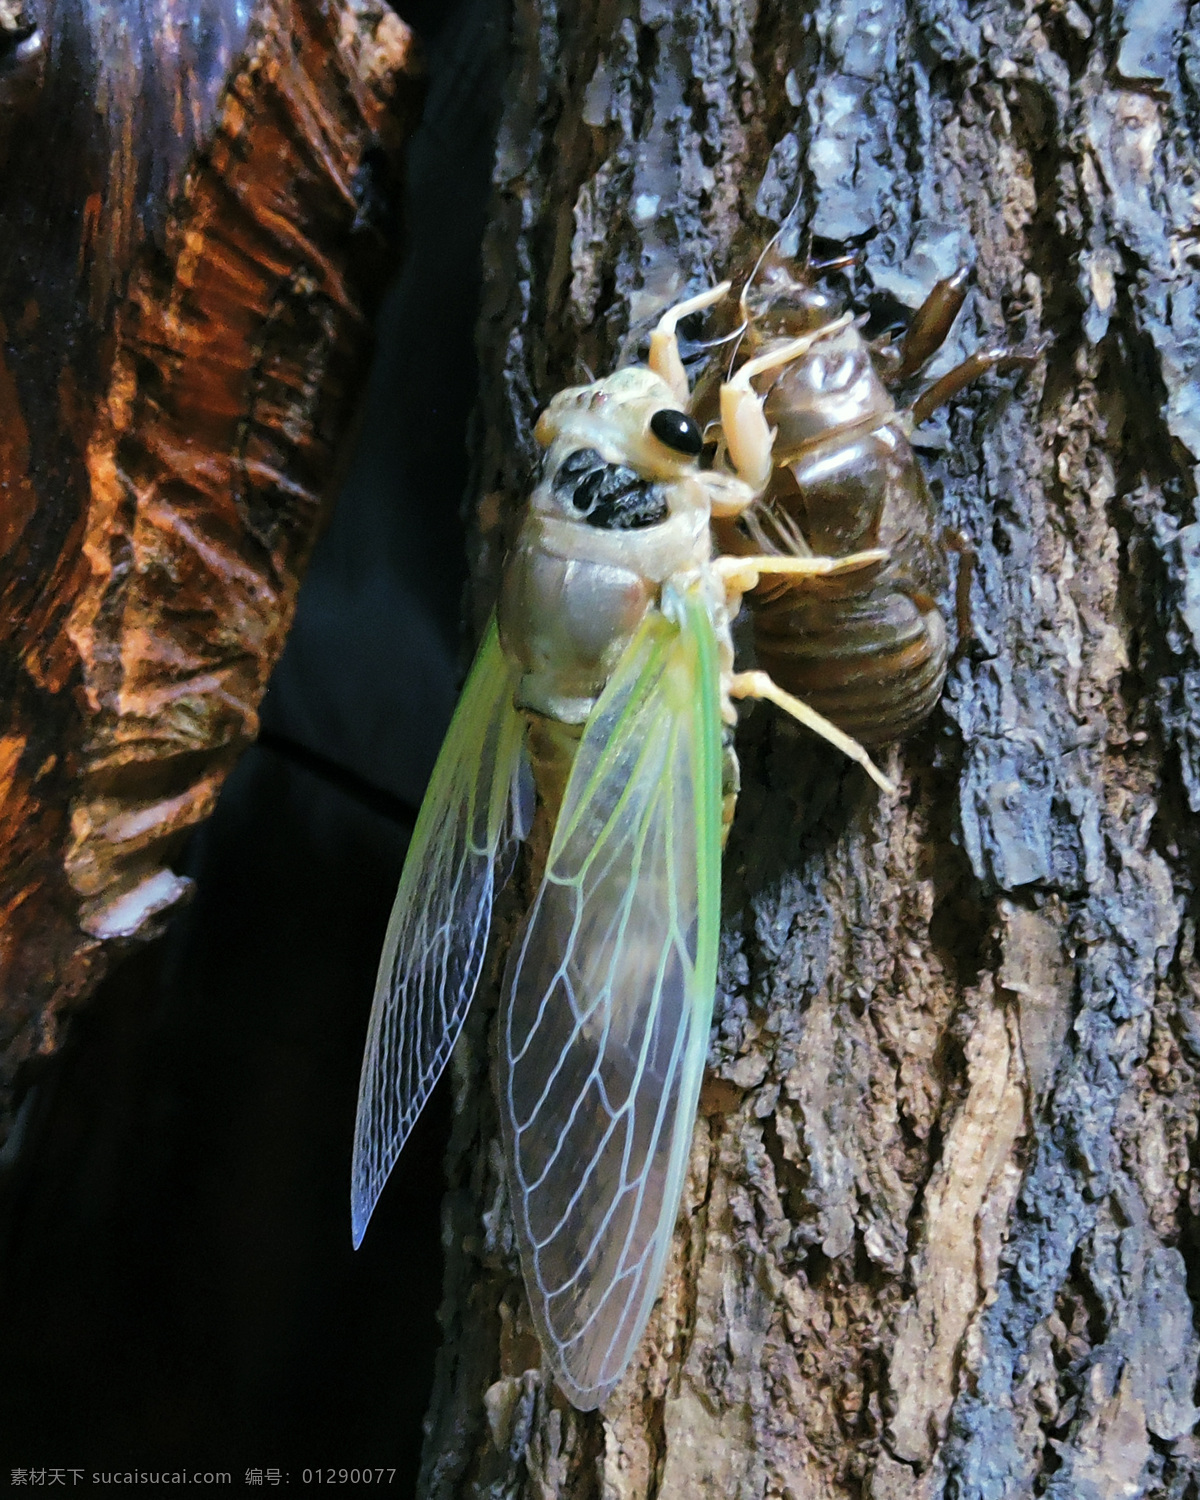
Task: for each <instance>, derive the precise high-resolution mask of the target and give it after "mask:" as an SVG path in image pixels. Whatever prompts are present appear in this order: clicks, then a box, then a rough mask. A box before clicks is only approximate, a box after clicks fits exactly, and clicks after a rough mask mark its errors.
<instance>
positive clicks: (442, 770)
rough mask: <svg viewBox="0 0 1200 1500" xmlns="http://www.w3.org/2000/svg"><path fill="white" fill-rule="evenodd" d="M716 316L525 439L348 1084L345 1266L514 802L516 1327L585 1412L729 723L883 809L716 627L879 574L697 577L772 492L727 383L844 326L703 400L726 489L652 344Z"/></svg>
mask: <svg viewBox="0 0 1200 1500" xmlns="http://www.w3.org/2000/svg"><path fill="white" fill-rule="evenodd" d="M727 291H728V283H726V284H724V285H722V286H719V287H717V288H715V289H713V290H710V291H707V292H705V293H702V294H701V295H699V296H697V297H695V298H692V299H690V300H688V301H686V302H683V303H681V304H680V305H679V306H677V307H674V308H673V309H671V310H670V311H668V312H667V313H666V314H665V315H664V316H663V318H662V319H661V321H660V322H659V324H658V326H657V327H656V329H655V330H654V332H653V334H652V336H651V340H650V352H649V359H648V363H647V364H645V365H641V364H638V365H631V366H628V367H626V368H623V369H619V370H617V371H616V373H614V374H612V375H609V376H607V377H606V378H604V379H601V380H597V381H594V382H593V383H592V384H590V385H584V386H576V387H572V388H571V389H569V390H564V391H562V392H560V393H559V394H558V395H557V396H555V397H554V399H553V400H552V401H551V402H550V404H549V406H548V407H547V408H546V410H545V411H544V412H543V413H542V415H541V417H540V419H539V421H538V423H537V427H536V430H535V436H536V439H537V441H538V443H539V444H540V445H541V449H542V450H543V462H542V470H541V475H540V478H539V479H538V481H537V483H536V485H535V486H534V488H533V492H532V494H531V495H530V497H529V502H528V507H527V511H526V514H525V518H524V522H523V525H522V527H521V530H520V534H519V536H518V538H517V541H516V544H515V546H514V548H513V549H512V551H511V553H510V555H509V556H508V558H507V561H506V563H505V567H504V572H503V577H502V583H501V589H500V597H499V605H498V609H497V613H496V617H495V619H494V620H493V622H492V623H491V625H490V627H489V628H488V631H487V633H486V635H485V637H484V641H483V644H482V646H481V647H480V649H479V653H478V655H477V657H476V659H475V663H474V666H473V667H472V669H471V672H470V675H469V677H468V679H467V683H466V686H465V688H464V690H463V694H462V698H461V700H460V702H459V705H458V708H457V711H456V712H455V715H454V718H453V721H452V723H451V726H450V730H449V733H448V735H447V737H446V742H445V744H444V746H443V747H442V751H441V754H440V756H439V759H438V762H437V766H436V768H435V770H434V773H433V778H432V781H431V783H430V786H429V790H428V793H427V795H426V797H425V801H424V803H423V805H422V807H421V811H420V815H419V817H418V819H417V824H416V829H415V831H414V834H413V839H412V844H411V847H410V849H409V853H408V859H407V862H406V864H405V868H404V872H403V875H402V878H401V881H400V888H399V891H398V893H397V895H396V903H395V907H394V909H393V911H392V916H391V922H390V925H389V927H388V932H387V937H386V941H385V944H384V949H383V956H382V960H381V963H380V968H379V978H378V982H377V987H376V992H375V1002H374V1008H373V1010H372V1012H371V1020H370V1027H369V1035H368V1039H367V1046H366V1055H365V1057H364V1059H363V1070H362V1081H361V1085H360V1090H359V1101H358V1120H357V1125H356V1132H355V1145H354V1166H353V1194H352V1211H353V1234H354V1242H355V1244H356V1245H357V1244H358V1243H359V1242H360V1241H361V1239H362V1236H363V1232H364V1231H365V1229H366V1225H367V1220H368V1219H369V1217H370V1215H371V1212H372V1210H373V1208H374V1206H375V1202H376V1200H377V1198H378V1196H379V1193H380V1191H381V1189H382V1187H383V1184H384V1181H385V1179H386V1177H387V1175H388V1172H389V1171H390V1169H391V1167H392V1164H393V1163H394V1161H395V1160H396V1157H397V1155H398V1153H399V1151H400V1149H401V1148H402V1146H403V1145H404V1141H405V1137H406V1136H407V1135H408V1132H409V1131H410V1129H411V1128H412V1125H413V1122H414V1121H415V1119H416V1117H417V1115H418V1113H419V1112H420V1110H421V1107H422V1105H423V1104H424V1102H425V1100H426V1099H427V1097H428V1096H429V1092H430V1090H431V1089H432V1088H433V1086H434V1083H435V1082H436V1080H437V1078H438V1075H439V1074H440V1073H441V1071H442V1069H443V1067H444V1066H445V1064H446V1061H447V1059H448V1058H449V1056H450V1052H451V1049H452V1047H453V1046H454V1042H455V1039H456V1037H457V1036H458V1033H459V1030H460V1028H461V1026H462V1023H463V1019H464V1016H465V1013H466V1010H467V1007H468V1005H469V1004H470V1002H471V998H472V996H473V995H474V993H475V990H476V987H477V985H478V982H479V976H480V971H481V967H482V965H483V961H484V954H485V949H486V947H487V942H488V932H489V926H490V923H491V916H492V909H493V904H494V901H495V897H496V893H497V891H498V890H499V888H500V887H501V886H502V885H503V883H504V881H505V880H506V879H507V877H508V875H509V873H510V871H511V870H512V868H513V864H514V859H515V857H516V853H517V850H518V846H519V844H520V843H521V841H522V840H523V839H524V838H526V836H527V834H528V833H529V830H530V825H531V815H532V809H533V795H534V793H535V791H536V795H537V796H538V797H540V798H541V799H542V801H543V803H544V804H545V806H546V809H547V812H548V815H549V817H550V818H551V819H552V821H553V834H552V836H551V838H550V841H549V852H548V854H547V856H546V859H545V868H544V872H543V873H542V876H541V882H540V886H539V887H538V889H537V893H536V896H535V898H534V900H533V904H532V908H531V910H530V911H529V913H528V916H527V919H526V921H525V924H524V927H523V929H522V931H521V932H520V935H519V937H518V938H517V940H516V942H515V944H514V946H513V947H512V950H511V952H510V954H509V956H508V960H507V966H506V970H505V975H504V980H503V986H502V994H501V1001H500V1012H499V1020H498V1034H499V1042H498V1058H497V1063H496V1079H497V1089H498V1095H499V1113H500V1121H501V1130H502V1136H503V1146H504V1162H505V1172H506V1178H507V1185H508V1193H509V1198H510V1201H511V1206H512V1214H513V1219H514V1222H515V1226H516V1239H517V1244H518V1247H519V1253H520V1262H521V1269H522V1273H523V1276H524V1281H525V1287H526V1290H527V1292H528V1296H529V1305H530V1309H531V1312H532V1316H533V1321H534V1323H535V1325H536V1327H537V1331H538V1333H539V1336H540V1339H541V1343H542V1348H543V1351H544V1354H545V1356H546V1358H547V1360H548V1362H549V1365H550V1367H551V1369H552V1371H553V1374H554V1377H555V1379H556V1380H557V1381H558V1383H559V1385H560V1386H561V1388H562V1389H563V1391H564V1392H565V1393H566V1395H567V1397H568V1398H569V1399H570V1400H571V1402H572V1403H573V1404H574V1405H575V1406H577V1407H579V1408H580V1409H582V1410H588V1409H591V1408H593V1407H595V1406H598V1405H599V1404H600V1403H601V1402H602V1401H603V1400H604V1399H605V1398H606V1396H607V1395H608V1393H609V1392H610V1391H611V1390H612V1388H613V1386H614V1385H615V1384H616V1382H617V1381H618V1380H619V1379H620V1378H621V1375H622V1373H623V1371H624V1370H625V1368H626V1366H627V1365H628V1364H629V1362H630V1360H631V1359H632V1357H633V1355H634V1353H635V1352H636V1350H637V1347H638V1344H639V1341H640V1339H641V1337H642V1333H643V1330H644V1329H645V1326H646V1321H647V1319H648V1317H649V1315H650V1311H651V1308H652V1306H653V1303H654V1301H655V1298H656V1296H657V1294H658V1289H659V1284H660V1281H661V1279H662V1274H663V1268H664V1264H665V1261H666V1258H667V1253H668V1249H669V1246H670V1241H671V1235H672V1230H673V1227H674V1224H675V1219H676V1215H677V1213H678V1208H679V1201H680V1195H681V1193H682V1190H683V1183H684V1176H685V1171H686V1167H687V1160H688V1152H689V1145H690V1141H691V1135H692V1126H693V1123H694V1120H695V1114H696V1107H697V1099H698V1095H699V1091H700V1083H701V1077H702V1074H703V1071H704V1061H705V1054H706V1051H707V1047H708V1033H709V1022H710V1017H711V1013H712V1005H713V991H714V987H715V983H716V965H717V937H718V919H719V907H720V866H721V850H722V845H723V840H724V832H725V829H726V827H727V825H728V819H729V817H730V816H731V814H732V805H731V804H732V787H733V785H734V777H733V774H732V772H731V764H732V751H731V749H730V747H729V739H730V729H731V726H732V725H733V723H734V722H735V711H734V700H735V699H738V698H769V699H771V700H772V701H774V702H775V703H777V704H779V705H780V706H781V707H782V708H783V709H785V710H786V711H787V712H789V713H790V714H792V715H794V716H795V717H796V718H797V719H799V720H800V721H801V722H802V723H804V724H807V725H808V726H809V727H810V728H813V729H816V730H817V731H818V732H819V733H820V734H822V735H824V737H825V738H826V739H828V740H830V741H831V742H832V743H833V744H834V745H836V746H837V747H838V748H839V749H841V750H842V751H844V752H845V753H847V754H849V755H851V756H853V757H854V758H855V759H856V760H858V761H859V762H860V763H861V764H862V765H863V766H864V767H865V768H866V769H867V770H868V771H869V772H870V774H871V775H872V776H874V778H875V779H876V781H878V782H879V783H880V785H882V786H884V787H886V786H887V785H888V783H887V781H886V780H885V778H884V777H883V776H882V775H881V774H880V773H879V771H878V770H876V768H875V767H874V765H873V764H872V763H871V761H870V759H869V758H868V756H867V755H866V752H865V751H864V750H862V748H861V747H860V746H859V745H857V744H856V743H855V742H854V741H852V740H850V739H849V738H848V737H847V736H845V735H844V734H842V733H840V732H839V731H838V730H837V729H836V728H835V727H834V726H833V725H832V724H829V723H828V722H827V721H825V720H823V719H822V718H821V717H820V716H819V715H817V714H814V713H813V712H812V711H811V710H809V709H808V707H807V706H806V705H804V704H802V703H800V702H799V701H798V700H796V699H795V698H793V697H791V696H790V695H788V694H787V693H785V692H782V691H781V690H780V689H778V688H777V687H776V686H775V684H774V683H772V682H771V681H770V679H769V678H767V677H766V675H765V674H763V673H761V672H740V673H739V672H736V671H735V670H734V665H733V648H732V643H731V638H730V619H731V616H732V614H733V613H735V612H736V610H737V607H738V603H739V600H740V598H741V595H742V593H743V591H744V590H746V589H748V588H751V587H753V586H754V585H755V584H756V583H757V582H758V580H759V577H760V576H761V575H762V574H763V573H764V572H769V573H772V574H779V575H787V576H789V577H792V578H797V579H803V578H816V577H824V576H828V575H830V574H842V573H852V572H854V571H856V570H860V569H864V568H872V567H875V566H877V565H878V564H879V563H880V562H881V561H882V560H883V554H882V553H881V552H880V551H879V550H878V549H867V550H864V551H862V552H860V553H858V554H855V555H851V556H845V557H841V558H837V559H833V560H831V559H827V558H813V557H809V558H794V557H757V556H747V557H738V558H731V557H714V555H713V546H712V541H711V535H710V523H711V522H712V520H713V518H714V517H725V518H733V517H736V516H738V515H741V514H742V513H744V512H745V511H746V509H747V508H748V507H749V506H750V505H751V504H753V502H754V501H755V499H756V497H757V496H758V495H759V494H760V492H761V490H762V487H763V486H764V484H765V483H766V482H767V480H768V479H769V478H770V475H771V472H772V464H771V442H772V433H771V431H770V429H769V427H768V425H767V422H766V420H765V419H764V417H763V412H762V404H761V401H760V400H759V398H758V397H757V395H756V394H755V393H754V390H753V388H752V386H751V380H752V379H753V378H754V377H755V376H756V375H758V374H761V373H763V372H764V371H766V370H768V369H774V368H776V367H778V366H782V365H785V364H787V363H788V362H789V361H792V360H795V359H798V358H801V357H803V356H804V354H805V353H806V352H807V351H808V350H809V349H810V348H811V347H812V345H813V343H814V342H815V341H817V340H820V339H823V338H827V337H829V336H830V334H831V333H833V332H836V330H837V328H838V326H839V325H838V324H836V323H832V324H830V325H829V326H828V327H823V328H820V329H817V330H815V331H813V332H812V333H809V334H805V335H803V336H801V337H798V338H795V339H792V340H790V341H787V342H786V343H784V344H782V345H779V346H778V347H776V348H774V349H772V350H771V351H770V352H769V353H768V354H766V355H765V356H764V358H763V359H760V360H752V361H750V362H749V363H747V364H745V365H743V367H742V368H741V369H740V370H739V371H738V373H737V375H736V376H734V377H733V378H732V379H731V380H730V381H728V382H727V383H726V385H725V387H724V388H723V389H722V391H721V396H720V399H721V412H722V418H721V420H722V424H723V428H724V433H725V445H726V449H727V452H728V457H729V463H728V465H727V466H726V467H725V468H724V469H721V470H714V469H711V468H710V469H705V468H704V467H703V466H702V461H701V460H702V450H703V447H704V441H703V435H702V433H701V431H700V428H699V427H698V425H697V423H696V421H695V420H694V418H693V417H692V415H691V414H690V412H689V390H688V380H687V376H686V373H685V370H684V366H683V364H682V361H681V358H680V354H679V348H678V344H677V339H676V332H675V329H676V324H677V323H678V322H679V320H680V319H681V318H683V317H686V316H688V315H689V314H692V313H695V312H698V311H700V310H702V309H704V308H706V307H709V306H710V305H712V304H713V303H714V302H716V301H718V300H720V299H721V298H722V297H724V296H725V294H726V293H727Z"/></svg>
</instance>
